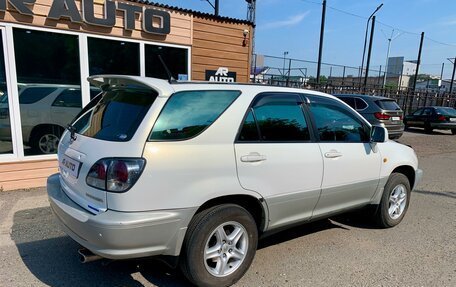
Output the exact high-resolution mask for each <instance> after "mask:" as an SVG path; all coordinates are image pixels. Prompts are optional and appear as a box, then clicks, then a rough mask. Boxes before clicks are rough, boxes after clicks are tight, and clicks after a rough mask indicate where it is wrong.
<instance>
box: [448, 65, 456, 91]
mask: <svg viewBox="0 0 456 287" xmlns="http://www.w3.org/2000/svg"><path fill="white" fill-rule="evenodd" d="M448 60H449V61H450V62H451V59H448ZM451 63H452V64H453V74H452V75H451V82H450V94H451V92H452V91H453V82H454V73H455V72H456V57H454V59H453V62H451Z"/></svg>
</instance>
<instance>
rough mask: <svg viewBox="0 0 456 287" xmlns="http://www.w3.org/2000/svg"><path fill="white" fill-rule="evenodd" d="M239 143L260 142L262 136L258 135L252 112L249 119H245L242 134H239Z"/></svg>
mask: <svg viewBox="0 0 456 287" xmlns="http://www.w3.org/2000/svg"><path fill="white" fill-rule="evenodd" d="M238 140H239V141H258V140H260V135H259V134H258V128H257V125H256V122H255V118H254V117H253V112H252V110H250V112H249V113H248V115H247V117H246V118H245V121H244V124H243V125H242V129H241V132H240V133H239V139H238Z"/></svg>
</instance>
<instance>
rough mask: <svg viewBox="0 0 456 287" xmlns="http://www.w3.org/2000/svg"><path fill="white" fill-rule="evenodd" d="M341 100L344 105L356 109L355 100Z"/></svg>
mask: <svg viewBox="0 0 456 287" xmlns="http://www.w3.org/2000/svg"><path fill="white" fill-rule="evenodd" d="M339 99H340V100H342V101H343V102H344V103H346V104H347V105H349V106H350V107H352V108H353V109H356V105H355V99H354V98H345V97H344V98H339Z"/></svg>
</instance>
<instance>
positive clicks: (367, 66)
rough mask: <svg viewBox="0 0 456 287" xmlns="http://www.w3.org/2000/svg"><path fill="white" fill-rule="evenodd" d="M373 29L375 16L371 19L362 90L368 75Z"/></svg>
mask: <svg viewBox="0 0 456 287" xmlns="http://www.w3.org/2000/svg"><path fill="white" fill-rule="evenodd" d="M374 29H375V16H373V17H372V27H371V34H370V39H369V50H368V51H367V62H366V74H365V76H364V89H366V86H367V77H368V75H369V65H370V59H371V53H372V42H373V41H374Z"/></svg>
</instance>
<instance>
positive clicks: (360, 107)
mask: <svg viewBox="0 0 456 287" xmlns="http://www.w3.org/2000/svg"><path fill="white" fill-rule="evenodd" d="M355 103H356V109H357V110H364V109H365V108H367V104H366V102H365V101H364V100H361V99H360V98H355Z"/></svg>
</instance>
